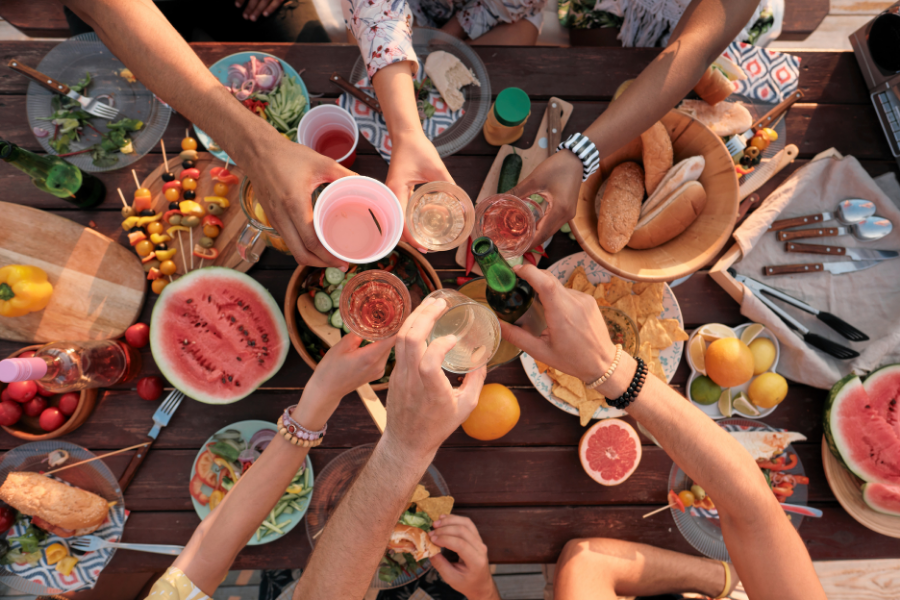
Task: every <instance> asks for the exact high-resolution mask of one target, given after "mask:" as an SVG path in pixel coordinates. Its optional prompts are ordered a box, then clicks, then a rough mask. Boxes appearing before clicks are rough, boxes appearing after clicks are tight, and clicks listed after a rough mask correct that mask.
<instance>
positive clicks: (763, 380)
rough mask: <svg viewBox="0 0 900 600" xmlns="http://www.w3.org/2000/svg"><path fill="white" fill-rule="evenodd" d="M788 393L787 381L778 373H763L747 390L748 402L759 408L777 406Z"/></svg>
mask: <svg viewBox="0 0 900 600" xmlns="http://www.w3.org/2000/svg"><path fill="white" fill-rule="evenodd" d="M787 393H788V384H787V380H786V379H785V378H784V377H782V376H781V375H779V374H778V373H763V374H762V375H760V376H759V377H757V378H756V379H754V380H753V381H752V382H750V387H749V388H748V389H747V394H748V395H749V396H750V401H751V402H752V403H753V404H755V405H756V406H759V407H760V408H772V407H773V406H778V405H779V404H781V401H782V400H784V399H785V397H786V396H787Z"/></svg>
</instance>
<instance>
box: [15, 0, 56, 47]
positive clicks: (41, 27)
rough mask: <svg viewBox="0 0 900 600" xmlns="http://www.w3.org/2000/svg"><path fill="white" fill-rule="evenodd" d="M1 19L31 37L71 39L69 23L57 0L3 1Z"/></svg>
mask: <svg viewBox="0 0 900 600" xmlns="http://www.w3.org/2000/svg"><path fill="white" fill-rule="evenodd" d="M0 17H3V19H5V20H6V21H9V23H10V24H11V25H12V26H13V27H15V28H16V29H18V30H19V31H21V32H22V33H24V34H25V35H29V36H31V37H58V38H66V37H69V23H68V22H67V21H66V15H65V13H64V12H63V6H62V4H60V3H59V2H57V0H3V2H0Z"/></svg>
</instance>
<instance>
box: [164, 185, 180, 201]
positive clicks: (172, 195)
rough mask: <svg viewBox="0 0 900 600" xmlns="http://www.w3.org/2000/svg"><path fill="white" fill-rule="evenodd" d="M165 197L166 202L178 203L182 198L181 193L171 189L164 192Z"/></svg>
mask: <svg viewBox="0 0 900 600" xmlns="http://www.w3.org/2000/svg"><path fill="white" fill-rule="evenodd" d="M163 196H165V197H166V200H168V201H169V202H178V200H179V199H180V197H181V193H180V192H179V191H178V190H176V189H175V188H169V189H167V190H166V191H165V192H163Z"/></svg>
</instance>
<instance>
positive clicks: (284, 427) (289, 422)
mask: <svg viewBox="0 0 900 600" xmlns="http://www.w3.org/2000/svg"><path fill="white" fill-rule="evenodd" d="M295 408H297V405H296V404H294V405H293V406H289V407H287V408H286V409H284V414H283V415H281V417H279V419H278V433H280V434H281V435H283V436H284V439H286V440H287V441H289V442H290V443H292V444H294V445H295V446H305V447H308V448H315V447H316V446H318V445H319V444H321V443H322V441H323V439H324V437H325V432H326V431H328V424H327V423H326V424H325V426H324V427H323V428H322V429H320V430H319V431H312V430H310V429H307V428H306V427H304V426H303V425H301V424H300V423H298V422H297V421H295V420H294V419H293V418H292V417H291V412H292V411H293V410H294V409H295Z"/></svg>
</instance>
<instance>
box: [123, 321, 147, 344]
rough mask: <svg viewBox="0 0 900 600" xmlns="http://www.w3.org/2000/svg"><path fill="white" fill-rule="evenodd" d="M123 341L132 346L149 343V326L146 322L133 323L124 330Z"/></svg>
mask: <svg viewBox="0 0 900 600" xmlns="http://www.w3.org/2000/svg"><path fill="white" fill-rule="evenodd" d="M125 341H126V342H128V345H129V346H131V347H132V348H143V347H144V346H146V345H147V344H148V343H150V326H149V325H147V324H146V323H135V324H134V325H132V326H131V327H129V328H128V329H126V330H125Z"/></svg>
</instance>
